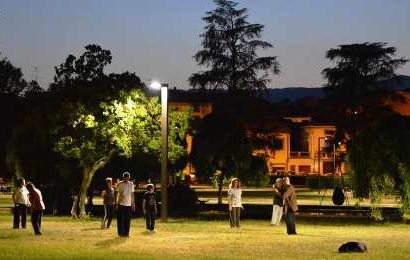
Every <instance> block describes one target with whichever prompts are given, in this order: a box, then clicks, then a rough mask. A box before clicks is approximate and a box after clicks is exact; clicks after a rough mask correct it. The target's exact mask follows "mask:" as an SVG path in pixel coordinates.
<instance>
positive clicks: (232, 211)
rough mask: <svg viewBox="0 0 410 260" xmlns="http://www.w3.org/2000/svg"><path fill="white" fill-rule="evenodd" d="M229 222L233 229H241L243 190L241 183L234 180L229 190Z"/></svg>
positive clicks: (236, 179)
mask: <svg viewBox="0 0 410 260" xmlns="http://www.w3.org/2000/svg"><path fill="white" fill-rule="evenodd" d="M228 202H229V220H230V225H231V228H239V227H240V221H241V209H243V206H242V189H241V181H240V180H239V179H238V178H232V180H231V182H230V184H229V188H228Z"/></svg>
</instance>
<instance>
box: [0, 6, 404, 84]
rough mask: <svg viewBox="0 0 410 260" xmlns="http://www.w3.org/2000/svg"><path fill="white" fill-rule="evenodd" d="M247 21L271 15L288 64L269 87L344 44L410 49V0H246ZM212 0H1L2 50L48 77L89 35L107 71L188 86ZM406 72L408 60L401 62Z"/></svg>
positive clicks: (269, 23) (300, 76)
mask: <svg viewBox="0 0 410 260" xmlns="http://www.w3.org/2000/svg"><path fill="white" fill-rule="evenodd" d="M238 2H239V6H240V7H246V8H248V9H249V21H250V22H254V23H261V24H264V25H265V30H264V32H263V37H262V38H263V39H264V40H266V41H269V42H270V43H272V44H274V46H275V48H274V49H271V50H269V51H266V52H264V53H263V54H266V55H274V56H278V60H279V62H280V63H281V66H282V71H283V72H282V73H281V74H280V75H279V76H275V77H273V78H272V79H273V80H272V83H271V84H270V87H294V86H320V85H321V84H323V83H324V81H323V79H322V76H321V74H320V72H321V71H322V69H323V68H325V67H326V66H329V65H330V64H329V63H328V62H327V61H326V59H325V52H326V50H328V49H330V48H333V47H336V46H337V45H339V44H349V43H357V42H364V41H383V42H388V44H389V46H394V47H396V48H397V54H398V56H405V57H407V58H410V33H409V29H408V28H409V27H410V15H409V13H408V12H409V11H410V1H407V0H394V1H386V0H343V1H340V0H298V1H289V0H242V1H238ZM213 8H214V6H213V3H212V1H211V0H129V1H124V0H121V1H112V0H70V1H67V0H26V1H23V0H1V1H0V50H1V52H2V55H1V57H7V58H9V59H10V60H11V62H12V63H13V64H14V65H15V66H17V67H21V68H22V70H23V73H24V77H25V79H27V80H32V79H35V75H36V73H35V67H37V76H38V81H39V82H40V84H41V85H42V86H43V87H47V85H48V83H50V82H51V81H52V79H53V76H54V66H57V65H59V64H60V63H62V62H63V60H64V59H65V58H66V57H67V56H68V54H70V53H71V54H74V55H76V56H79V55H80V54H81V53H82V52H83V50H84V46H85V45H87V44H90V43H96V44H99V45H101V46H102V47H103V48H105V49H109V50H111V52H112V56H113V63H112V64H111V65H109V66H108V67H107V71H108V72H117V73H121V72H124V71H126V70H128V71H131V72H136V74H137V75H138V76H140V77H141V79H142V80H143V81H145V82H148V81H150V80H152V79H158V80H161V81H163V82H168V83H169V84H170V86H177V87H179V88H187V87H188V83H187V78H188V77H189V76H190V75H191V73H193V72H197V71H198V70H199V69H200V68H199V67H198V66H197V65H196V63H195V61H194V60H193V58H192V56H193V55H194V54H195V52H196V51H198V50H199V49H200V48H201V47H200V39H199V37H198V36H199V34H201V33H202V32H203V26H204V23H203V22H202V20H201V17H203V16H204V14H205V12H206V11H210V10H212V9H213ZM398 73H399V74H406V75H410V64H408V65H406V66H405V67H403V68H402V69H400V70H399V71H398Z"/></svg>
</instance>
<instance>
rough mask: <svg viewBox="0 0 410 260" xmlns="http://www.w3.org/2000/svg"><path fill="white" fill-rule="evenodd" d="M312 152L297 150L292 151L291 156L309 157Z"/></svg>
mask: <svg viewBox="0 0 410 260" xmlns="http://www.w3.org/2000/svg"><path fill="white" fill-rule="evenodd" d="M309 157H310V153H309V152H300V151H298V152H296V151H291V152H290V158H309Z"/></svg>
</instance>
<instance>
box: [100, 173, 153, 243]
mask: <svg viewBox="0 0 410 260" xmlns="http://www.w3.org/2000/svg"><path fill="white" fill-rule="evenodd" d="M130 177H131V176H130V173H129V172H124V173H123V175H122V181H120V182H118V183H117V185H116V189H114V187H113V183H112V178H106V188H105V189H104V190H103V191H102V197H103V206H104V215H103V218H102V222H101V228H102V229H106V228H110V225H111V221H112V217H113V213H114V208H115V209H116V210H117V232H118V236H120V237H128V236H129V233H130V227H131V218H132V212H134V211H135V196H134V191H135V190H134V183H133V182H132V181H130ZM142 212H143V214H144V216H145V219H146V227H147V231H148V232H155V216H156V215H157V201H156V196H155V191H154V185H153V184H148V185H147V192H145V193H144V198H143V200H142Z"/></svg>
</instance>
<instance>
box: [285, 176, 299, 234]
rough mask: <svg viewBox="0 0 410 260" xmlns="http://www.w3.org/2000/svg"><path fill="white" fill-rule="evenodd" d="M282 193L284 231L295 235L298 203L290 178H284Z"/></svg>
mask: <svg viewBox="0 0 410 260" xmlns="http://www.w3.org/2000/svg"><path fill="white" fill-rule="evenodd" d="M284 184H285V186H284V193H283V196H282V199H283V201H284V206H285V214H286V231H287V233H288V235H296V218H295V213H296V212H297V211H298V204H297V201H296V191H295V188H294V187H293V185H291V184H290V178H289V177H285V179H284Z"/></svg>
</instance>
